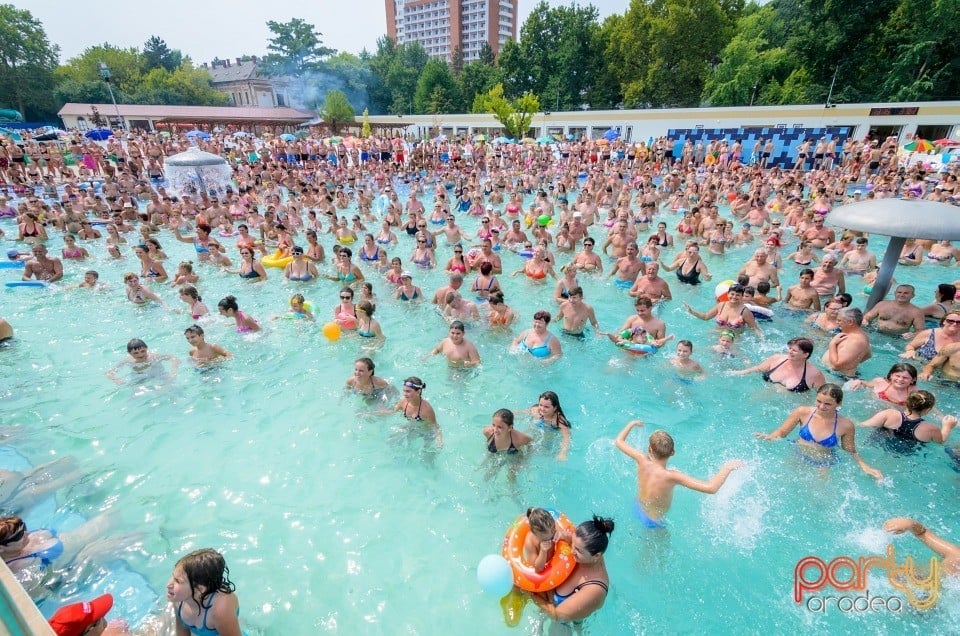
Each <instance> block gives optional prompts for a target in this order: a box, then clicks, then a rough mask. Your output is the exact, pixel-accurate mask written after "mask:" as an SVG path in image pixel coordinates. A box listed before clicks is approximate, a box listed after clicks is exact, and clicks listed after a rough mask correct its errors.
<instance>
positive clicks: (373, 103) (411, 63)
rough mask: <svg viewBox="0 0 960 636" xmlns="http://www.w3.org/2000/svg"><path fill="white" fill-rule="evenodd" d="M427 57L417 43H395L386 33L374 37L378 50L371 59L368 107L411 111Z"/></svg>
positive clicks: (374, 110) (378, 111) (390, 111)
mask: <svg viewBox="0 0 960 636" xmlns="http://www.w3.org/2000/svg"><path fill="white" fill-rule="evenodd" d="M429 59H430V58H429V56H428V55H427V52H426V51H425V50H424V49H423V46H422V45H421V44H420V43H419V42H407V43H404V44H400V45H398V44H397V43H396V42H395V41H394V40H393V39H392V38H389V37H386V36H385V37H382V38H380V39H379V40H377V52H376V53H375V54H374V55H373V56H372V57H371V58H370V71H371V73H372V77H371V82H370V85H369V87H368V94H369V96H370V107H371V110H372V111H373V112H375V113H391V114H394V115H404V114H408V113H412V112H414V105H413V96H414V94H415V93H416V90H417V83H418V82H419V80H420V74H421V73H422V72H423V69H424V68H425V67H426V65H427V61H428V60H429Z"/></svg>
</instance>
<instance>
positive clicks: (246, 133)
mask: <svg viewBox="0 0 960 636" xmlns="http://www.w3.org/2000/svg"><path fill="white" fill-rule="evenodd" d="M233 136H234V137H253V135H251V134H250V133H248V132H246V131H243V130H238V131H237V132H235V133H233Z"/></svg>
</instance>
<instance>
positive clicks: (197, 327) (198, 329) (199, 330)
mask: <svg viewBox="0 0 960 636" xmlns="http://www.w3.org/2000/svg"><path fill="white" fill-rule="evenodd" d="M183 333H184V334H185V335H186V334H191V333H193V334H196V335H198V336H202V335H203V327H201V326H200V325H190V326H189V327H187V328H186V329H184V330H183Z"/></svg>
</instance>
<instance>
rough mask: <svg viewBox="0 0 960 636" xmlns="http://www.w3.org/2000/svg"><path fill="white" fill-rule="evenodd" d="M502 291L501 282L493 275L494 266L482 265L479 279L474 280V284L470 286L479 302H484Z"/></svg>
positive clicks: (487, 263) (478, 275) (490, 264)
mask: <svg viewBox="0 0 960 636" xmlns="http://www.w3.org/2000/svg"><path fill="white" fill-rule="evenodd" d="M500 289H501V288H500V281H499V280H497V277H496V276H494V275H493V264H492V263H489V262H484V263H482V264H481V265H480V271H479V272H478V273H477V277H476V278H475V279H473V283H472V284H471V285H470V291H472V292H473V293H474V295H475V296H476V298H477V301H479V302H484V301H486V300H487V299H488V298H489V297H490V294H492V293H494V292H498V291H500Z"/></svg>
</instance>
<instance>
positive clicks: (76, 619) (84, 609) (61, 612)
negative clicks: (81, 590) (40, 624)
mask: <svg viewBox="0 0 960 636" xmlns="http://www.w3.org/2000/svg"><path fill="white" fill-rule="evenodd" d="M112 607H113V596H111V595H110V594H103V595H101V596H98V597H97V598H95V599H93V600H92V601H84V602H82V603H71V604H69V605H64V606H63V607H61V608H60V609H58V610H57V611H56V612H54V613H53V616H51V617H50V618H49V619H48V620H47V622H48V623H49V625H50V628H51V629H53V631H54V633H55V634H56V635H57V636H131V634H130V628H129V626H128V625H127V622H126V621H125V620H123V619H117V620H111V621H110V622H107V619H106V616H107V613H108V612H109V611H110V609H111V608H112Z"/></svg>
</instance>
